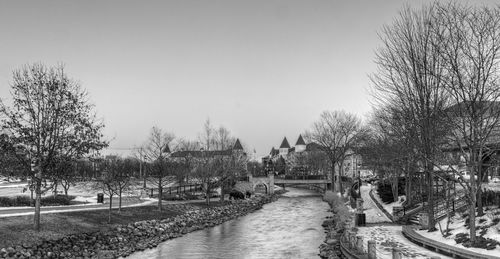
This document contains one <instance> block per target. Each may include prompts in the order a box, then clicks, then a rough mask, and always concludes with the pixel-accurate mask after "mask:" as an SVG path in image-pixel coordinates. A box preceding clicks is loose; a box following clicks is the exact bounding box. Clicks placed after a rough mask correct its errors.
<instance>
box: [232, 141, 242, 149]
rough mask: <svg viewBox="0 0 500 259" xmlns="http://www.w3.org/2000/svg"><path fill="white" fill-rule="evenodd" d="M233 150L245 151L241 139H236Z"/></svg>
mask: <svg viewBox="0 0 500 259" xmlns="http://www.w3.org/2000/svg"><path fill="white" fill-rule="evenodd" d="M233 150H243V146H242V145H241V143H240V139H236V142H234V146H233Z"/></svg>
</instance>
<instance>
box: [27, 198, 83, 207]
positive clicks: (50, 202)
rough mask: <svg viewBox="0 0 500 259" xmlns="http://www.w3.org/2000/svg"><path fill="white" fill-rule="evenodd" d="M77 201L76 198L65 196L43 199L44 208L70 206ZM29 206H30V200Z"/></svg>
mask: <svg viewBox="0 0 500 259" xmlns="http://www.w3.org/2000/svg"><path fill="white" fill-rule="evenodd" d="M73 199H75V196H71V195H68V196H65V195H55V196H54V195H51V196H45V197H42V200H41V202H42V206H60V205H70V204H71V201H72V200H73ZM27 200H28V204H29V198H28V199H27Z"/></svg>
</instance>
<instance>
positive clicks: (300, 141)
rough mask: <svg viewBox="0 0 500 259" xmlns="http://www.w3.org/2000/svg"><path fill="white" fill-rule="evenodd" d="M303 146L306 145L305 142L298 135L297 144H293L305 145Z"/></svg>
mask: <svg viewBox="0 0 500 259" xmlns="http://www.w3.org/2000/svg"><path fill="white" fill-rule="evenodd" d="M305 144H306V142H305V141H304V139H303V138H302V134H300V135H299V139H297V143H295V146H297V145H305Z"/></svg>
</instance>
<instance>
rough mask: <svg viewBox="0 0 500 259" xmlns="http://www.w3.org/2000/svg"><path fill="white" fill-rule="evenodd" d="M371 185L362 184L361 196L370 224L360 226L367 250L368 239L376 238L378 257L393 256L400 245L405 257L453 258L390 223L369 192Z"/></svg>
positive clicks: (367, 220)
mask: <svg viewBox="0 0 500 259" xmlns="http://www.w3.org/2000/svg"><path fill="white" fill-rule="evenodd" d="M370 190H371V187H370V186H366V185H365V186H361V197H362V198H363V201H364V203H363V208H364V211H365V214H366V222H367V223H369V224H368V225H369V226H366V227H358V232H357V234H358V235H361V236H363V245H364V247H365V250H367V249H368V244H367V242H368V240H375V242H376V251H377V259H378V258H388V259H391V258H392V253H391V251H392V248H393V247H398V248H400V249H401V251H402V254H403V258H416V259H417V258H430V257H433V256H437V257H440V258H441V259H445V258H451V257H447V256H445V255H442V254H438V253H435V252H433V251H430V250H427V249H425V248H423V247H421V246H418V245H416V244H414V243H412V242H411V241H409V240H408V239H406V238H405V237H404V236H403V234H402V226H399V225H390V224H387V223H391V220H389V218H387V216H386V215H385V214H384V213H383V212H382V211H381V210H380V209H379V208H378V207H377V206H376V205H375V202H374V201H373V200H372V199H371V197H370V195H369V192H370Z"/></svg>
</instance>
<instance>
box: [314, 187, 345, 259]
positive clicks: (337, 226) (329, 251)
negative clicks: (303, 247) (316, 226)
mask: <svg viewBox="0 0 500 259" xmlns="http://www.w3.org/2000/svg"><path fill="white" fill-rule="evenodd" d="M323 200H324V201H326V202H328V204H329V205H330V208H331V209H330V211H331V212H332V216H328V217H327V218H326V220H325V221H324V222H323V224H322V226H323V229H324V230H325V233H326V237H325V241H324V243H323V244H321V245H320V246H319V256H320V257H321V258H323V259H337V258H344V255H343V254H342V252H341V250H340V237H341V236H342V234H343V233H344V231H345V226H346V225H347V224H349V222H351V221H352V213H351V212H350V211H349V208H348V207H347V206H346V205H345V202H344V200H343V199H342V198H340V197H339V196H337V195H336V194H333V193H331V192H330V193H329V192H327V193H326V194H325V195H324V196H323Z"/></svg>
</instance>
